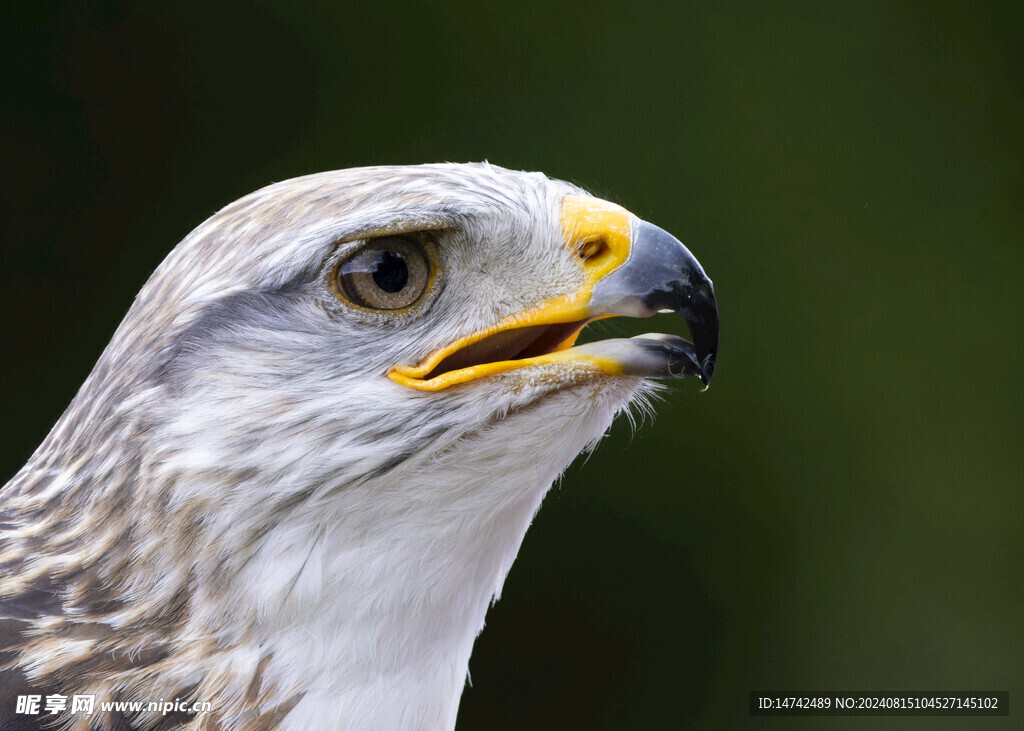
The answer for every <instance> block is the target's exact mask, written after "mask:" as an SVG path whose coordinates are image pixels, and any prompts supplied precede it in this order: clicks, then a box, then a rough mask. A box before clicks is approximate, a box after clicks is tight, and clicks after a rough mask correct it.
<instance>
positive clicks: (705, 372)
mask: <svg viewBox="0 0 1024 731" xmlns="http://www.w3.org/2000/svg"><path fill="white" fill-rule="evenodd" d="M714 375H715V354H714V353H708V354H707V355H706V356H704V358H703V359H702V360H701V362H700V382H701V383H703V384H704V388H705V389H706V388H707V387H708V386H710V385H711V379H712V378H713V377H714Z"/></svg>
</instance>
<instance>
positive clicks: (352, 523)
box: [0, 164, 718, 730]
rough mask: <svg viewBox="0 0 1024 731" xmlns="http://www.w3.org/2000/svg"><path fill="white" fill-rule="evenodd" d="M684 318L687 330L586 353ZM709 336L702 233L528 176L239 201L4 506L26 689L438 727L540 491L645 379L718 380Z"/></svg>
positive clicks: (127, 719)
mask: <svg viewBox="0 0 1024 731" xmlns="http://www.w3.org/2000/svg"><path fill="white" fill-rule="evenodd" d="M664 310H671V311H674V312H676V313H679V314H680V315H682V317H683V319H684V320H685V321H686V323H687V325H688V327H689V330H690V335H691V340H690V341H688V340H684V339H683V338H681V337H679V336H676V335H663V334H653V335H644V336H640V337H638V338H630V339H627V338H617V339H610V340H602V341H597V342H593V343H589V344H586V345H578V346H577V345H574V343H575V341H576V338H577V336H578V335H579V333H580V331H581V330H582V329H583V328H584V327H585V326H586V325H587V324H588V323H590V322H592V321H594V320H597V319H600V318H604V317H609V316H614V315H624V316H630V317H646V316H649V315H652V314H654V313H655V312H659V311H664ZM717 343H718V314H717V307H716V304H715V298H714V293H713V289H712V285H711V281H710V280H709V279H708V277H707V276H706V275H705V273H704V271H703V269H702V268H701V266H700V264H698V263H697V260H696V259H695V258H694V257H693V256H692V255H691V254H690V252H689V251H688V250H687V249H686V247H684V246H683V245H682V244H681V243H680V242H679V241H677V240H676V239H675V238H673V237H672V236H670V235H669V234H667V233H666V232H665V231H663V230H661V229H659V228H657V227H656V226H653V225H651V224H649V223H646V222H644V221H642V220H640V219H638V218H636V217H635V216H633V215H631V214H630V213H628V212H627V211H626V210H624V209H623V208H621V207H619V206H617V205H615V204H613V203H609V202H607V201H603V200H600V199H597V198H593V197H591V196H589V195H587V194H586V193H585V192H584V191H582V190H580V189H579V188H577V187H575V186H573V185H570V184H567V183H564V182H561V181H557V180H552V179H550V178H547V177H545V176H544V175H541V174H538V173H522V172H515V171H510V170H505V169H502V168H499V167H495V166H492V165H488V164H475V165H450V164H449V165H424V166H414V167H374V168H362V169H353V170H343V171H337V172H329V173H322V174H318V175H311V176H308V177H303V178H298V179H295V180H289V181H285V182H282V183H278V184H275V185H271V186H269V187H267V188H264V189H262V190H259V191H257V192H255V193H253V194H251V195H249V196H246V197H245V198H242V199H241V200H239V201H236V202H235V203H232V204H231V205H229V206H227V207H226V208H224V209H223V210H221V211H220V212H218V213H216V214H215V215H214V216H212V217H211V218H210V219H209V220H207V221H206V222H204V223H203V224H202V225H200V226H199V227H198V228H197V229H195V230H194V231H193V232H192V233H191V234H189V235H188V236H187V237H186V238H185V240H184V241H182V242H181V243H180V244H179V245H178V246H177V247H176V248H175V249H174V250H173V251H172V252H171V254H170V255H169V256H168V257H167V258H166V260H165V261H164V262H163V263H162V264H161V265H160V267H159V268H158V269H157V270H156V272H155V273H154V274H153V276H152V277H151V279H150V280H149V281H148V283H147V284H146V285H145V286H144V287H143V289H142V291H141V292H140V293H139V295H138V297H137V298H136V300H135V302H134V304H133V305H132V307H131V309H130V311H129V312H128V315H127V316H126V317H125V319H124V321H123V322H122V324H121V326H120V327H119V328H118V330H117V332H116V333H115V335H114V337H113V339H112V341H111V343H110V344H109V346H108V347H107V348H106V350H105V351H104V353H103V355H102V356H101V358H100V360H99V362H98V363H97V365H96V367H95V369H94V370H93V372H92V373H91V375H90V376H89V377H88V379H87V380H86V382H85V384H84V385H83V386H82V388H81V390H80V391H79V393H78V394H77V396H76V397H75V399H74V401H73V402H72V404H71V405H70V407H69V408H68V410H67V411H66V413H65V414H64V415H63V416H62V417H61V419H60V420H59V421H58V423H57V424H56V426H55V427H54V429H53V431H52V432H51V433H50V434H49V436H48V437H47V439H46V440H45V441H44V442H43V444H42V445H41V446H40V447H39V449H38V450H37V451H36V452H35V454H34V455H33V456H32V458H31V459H30V460H29V462H28V464H26V465H25V467H24V468H23V469H22V470H21V471H20V472H19V473H18V474H17V475H16V476H15V477H14V478H13V480H11V482H10V483H9V484H8V485H7V486H6V488H5V489H4V490H3V492H2V493H0V566H3V567H4V568H5V571H4V572H3V574H2V575H0V618H2V627H3V631H2V633H0V639H2V641H3V645H2V647H0V649H6V655H5V657H6V659H7V664H6V665H5V666H4V667H5V668H6V670H5V671H4V673H5V676H4V677H6V679H7V680H6V682H7V683H8V687H9V688H14V687H26V688H36V689H42V692H47V691H50V690H52V691H53V692H59V693H65V694H71V693H83V694H84V693H91V694H95V695H96V697H97V698H98V699H106V700H118V699H122V700H123V699H128V700H143V701H145V700H156V699H158V698H160V699H165V698H172V697H180V698H184V699H187V700H199V701H207V702H210V703H211V705H212V711H210V712H209V713H198V714H188V713H187V714H184V715H181V714H179V715H178V716H176V717H175V718H174V721H173V722H174V723H177V724H192V725H191V726H189V727H190V728H211V729H212V728H218V729H249V728H282V729H305V728H316V729H346V730H352V729H356V730H358V729H428V728H429V729H450V728H452V727H453V726H454V723H455V717H456V712H457V709H458V702H459V698H460V695H461V690H462V687H463V683H464V680H465V677H466V672H467V666H468V661H469V656H470V652H471V649H472V645H473V641H474V639H475V637H476V635H477V634H478V633H479V631H480V630H481V628H482V626H483V622H484V615H485V613H486V610H487V608H488V606H489V604H490V603H491V602H492V601H494V600H495V599H496V598H497V596H498V595H499V593H500V590H501V586H502V583H503V581H504V578H505V575H506V573H507V572H508V570H509V567H510V566H511V564H512V561H513V560H514V558H515V556H516V553H517V551H518V549H519V545H520V543H521V541H522V539H523V536H524V535H525V533H526V530H527V527H528V525H529V523H530V521H531V519H532V517H533V515H534V514H535V512H536V511H537V509H538V507H539V505H540V502H541V500H542V498H543V497H544V494H545V493H546V492H547V490H548V489H549V487H550V486H551V484H552V482H553V481H554V480H555V479H556V478H557V477H558V475H559V474H560V473H561V472H562V470H564V469H565V467H566V466H567V465H568V464H569V463H570V462H571V461H572V460H573V458H574V457H575V456H576V455H577V454H579V453H580V452H581V451H583V450H585V449H587V448H588V447H589V446H591V445H593V444H594V443H595V442H596V440H598V439H599V438H600V437H601V435H602V434H603V433H604V432H605V431H606V430H607V428H608V427H609V425H610V424H611V422H612V420H613V419H614V417H615V415H616V414H617V413H619V412H620V411H622V410H623V409H626V408H628V407H629V406H630V404H631V403H634V402H635V401H636V400H638V399H642V398H643V397H644V396H645V394H648V393H650V391H651V389H652V388H653V386H652V385H651V381H650V379H651V378H673V377H685V376H693V377H697V378H700V379H701V380H702V381H704V383H705V384H706V383H707V382H708V381H710V379H711V376H712V374H713V371H714V364H715V354H716V350H717ZM2 682H3V681H2V680H0V688H2ZM8 701H10V698H7V697H4V698H0V702H2V703H3V704H7V703H8ZM11 703H13V701H11ZM5 712H7V709H6V708H0V718H5V716H4V715H3V714H4V713H5ZM96 718H97V719H98V720H96V719H94V720H93V722H94V723H108V724H110V726H111V727H118V728H121V727H129V728H140V729H152V728H171V727H172V726H169V725H167V724H168V723H170V721H168V720H167V717H165V716H162V715H161V714H159V713H155V712H152V711H149V710H145V709H141V710H128V711H121V712H118V713H114V712H110V713H107V714H106V715H100V716H97V717H96ZM57 720H61V719H57ZM63 722H64V724H65V726H66V727H68V728H76V726H75V725H74V724H75V723H78V724H79V726H77V727H80V728H88V723H89V721H88V720H86V721H81V720H80V719H79V720H76V719H75V718H74V717H72V716H69V717H67V718H66V719H64V720H63ZM82 723H84V724H85V725H81V724H82ZM118 723H119V724H121V726H116V724H118ZM173 727H177V726H173Z"/></svg>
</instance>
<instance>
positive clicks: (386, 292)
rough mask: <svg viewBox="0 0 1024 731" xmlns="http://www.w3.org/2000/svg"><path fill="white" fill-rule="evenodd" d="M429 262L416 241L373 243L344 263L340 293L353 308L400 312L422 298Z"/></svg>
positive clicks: (340, 270) (397, 239) (340, 268)
mask: <svg viewBox="0 0 1024 731" xmlns="http://www.w3.org/2000/svg"><path fill="white" fill-rule="evenodd" d="M429 278H430V259H429V258H428V257H427V254H426V252H424V250H423V247H422V246H420V244H419V243H418V242H416V241H413V240H411V239H408V238H404V237H399V236H386V237H384V238H380V239H374V240H372V241H370V242H369V243H367V244H366V246H364V247H363V248H361V249H359V250H358V251H357V252H356V253H355V254H353V255H352V256H350V257H349V258H348V259H346V260H345V261H343V262H342V263H341V264H340V265H339V266H338V270H337V274H336V279H335V283H336V285H337V289H338V291H339V292H340V293H341V294H342V295H344V296H345V298H346V299H348V300H349V301H350V302H351V303H352V304H354V305H358V306H359V307H366V308H368V309H373V310H400V309H403V308H405V307H409V306H410V305H413V304H415V303H416V301H417V300H418V299H419V298H420V297H421V296H422V295H423V292H424V291H425V290H426V288H427V283H428V280H429Z"/></svg>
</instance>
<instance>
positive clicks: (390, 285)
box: [373, 251, 409, 294]
mask: <svg viewBox="0 0 1024 731" xmlns="http://www.w3.org/2000/svg"><path fill="white" fill-rule="evenodd" d="M373 281H374V282H376V284H377V286H378V287H380V288H381V289H382V290H384V291H385V292H389V293H392V294H393V293H395V292H401V291H402V290H403V289H405V285H406V284H407V283H408V282H409V267H408V266H406V263H405V259H404V258H403V257H402V255H401V254H398V253H396V252H394V251H381V252H379V253H378V255H377V261H375V262H374V263H373Z"/></svg>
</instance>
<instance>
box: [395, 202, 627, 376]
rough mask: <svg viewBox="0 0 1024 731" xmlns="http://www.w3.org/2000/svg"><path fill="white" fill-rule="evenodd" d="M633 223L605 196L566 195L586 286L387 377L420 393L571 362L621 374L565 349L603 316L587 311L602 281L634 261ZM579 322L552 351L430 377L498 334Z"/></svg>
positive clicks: (568, 228) (568, 227)
mask: <svg viewBox="0 0 1024 731" xmlns="http://www.w3.org/2000/svg"><path fill="white" fill-rule="evenodd" d="M632 222H633V214H631V213H630V212H629V211H627V210H626V209H625V208H623V207H622V206H618V205H616V204H614V203H610V202H608V201H605V200H601V199H600V198H591V197H589V196H575V195H573V196H567V197H566V198H565V199H563V201H562V215H561V223H562V233H563V236H564V238H565V245H566V246H567V247H569V248H570V249H571V250H572V251H573V252H575V253H577V254H578V255H579V256H580V262H581V264H582V266H583V270H584V274H585V275H586V283H585V284H584V285H583V287H581V288H580V289H579V290H577V291H576V292H573V293H571V294H568V295H563V296H560V297H554V298H552V299H549V300H545V301H544V302H541V303H539V304H537V305H535V306H534V307H531V308H528V309H526V310H522V311H520V312H516V313H514V314H512V315H510V316H508V317H506V318H504V319H502V320H501V321H499V322H497V323H495V324H494V325H491V326H490V327H488V328H485V329H483V330H480V331H478V332H475V333H473V334H472V335H468V336H466V337H464V338H460V339H459V340H456V341H455V342H454V343H451V344H450V345H447V346H445V347H443V348H441V349H439V350H436V351H434V352H433V353H431V354H430V355H429V356H428V357H427V358H426V359H424V360H423V361H422V362H421V363H419V364H418V365H415V366H404V365H398V366H395V367H394V368H392V369H391V370H390V371H388V377H389V378H390V379H391V380H392V381H394V382H395V383H399V384H401V385H403V386H408V387H410V388H415V389H418V390H421V391H439V390H441V389H444V388H448V387H449V386H454V385H456V384H459V383H466V382H468V381H474V380H476V379H478V378H484V377H485V376H491V375H494V374H497V373H504V372H505V371H510V370H513V369H515V368H524V367H527V366H531V365H538V364H542V363H557V362H560V361H566V360H579V361H584V362H589V363H591V364H592V365H594V366H595V367H597V369H598V370H600V371H602V372H604V373H608V374H609V375H619V374H620V373H621V369H620V368H619V366H618V365H617V364H616V363H614V362H613V361H611V360H609V359H607V358H598V357H595V356H590V355H584V354H577V353H567V352H565V351H567V350H568V349H569V348H571V347H572V346H573V344H574V343H575V342H576V338H577V337H578V336H579V333H580V330H582V329H583V324H585V322H588V321H591V320H595V319H598V318H599V317H603V316H604V315H602V314H601V313H591V312H590V311H589V310H588V305H589V304H590V299H591V296H592V294H593V290H594V286H595V285H596V284H597V282H598V281H600V280H601V279H602V278H603V277H605V276H607V275H608V274H610V273H611V272H613V271H614V270H615V269H617V268H618V267H619V266H621V265H622V264H623V263H624V262H625V261H626V259H627V258H629V249H630V243H631V239H630V234H631V230H632ZM577 321H578V322H580V323H581V325H580V328H579V329H578V330H576V331H575V332H574V333H573V334H572V335H571V336H570V337H568V338H566V340H564V341H563V342H562V343H560V344H559V345H558V346H557V347H556V348H555V350H554V351H553V352H551V353H547V354H545V355H539V356H536V357H532V358H522V359H519V360H503V361H497V362H494V363H481V364H479V365H475V366H470V367H467V368H460V369H458V370H453V371H448V372H447V373H442V374H440V375H438V376H435V377H434V378H430V379H426V378H425V376H427V375H428V374H429V373H430V372H431V371H433V370H434V369H435V368H437V366H438V364H440V363H441V361H443V360H444V359H445V358H447V357H448V356H450V355H451V354H452V353H455V352H456V351H459V350H462V349H463V348H465V347H467V346H470V345H472V344H473V343H476V342H479V341H480V340H483V339H484V338H487V337H490V336H491V335H494V334H496V333H499V332H504V331H505V330H511V329H514V328H523V327H530V326H534V325H557V324H561V323H567V322H577Z"/></svg>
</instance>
